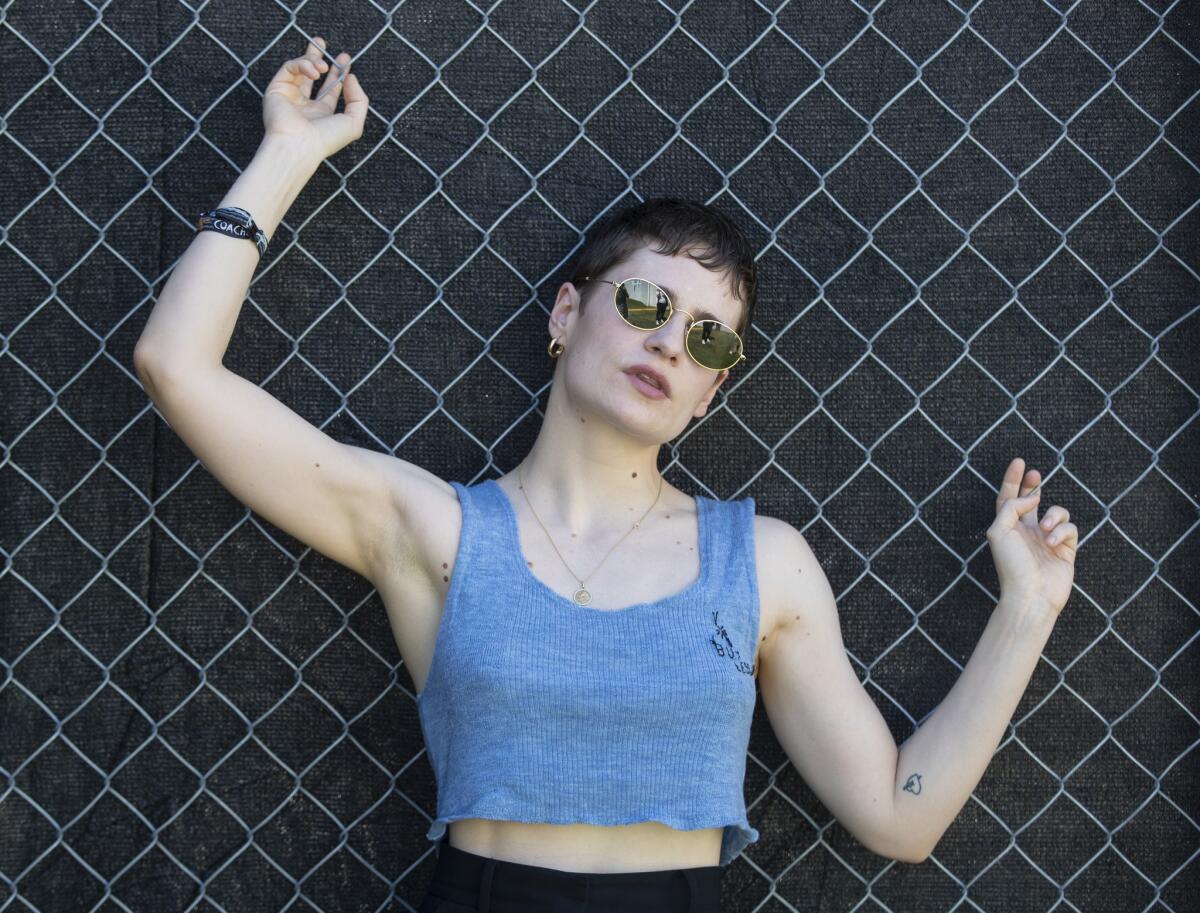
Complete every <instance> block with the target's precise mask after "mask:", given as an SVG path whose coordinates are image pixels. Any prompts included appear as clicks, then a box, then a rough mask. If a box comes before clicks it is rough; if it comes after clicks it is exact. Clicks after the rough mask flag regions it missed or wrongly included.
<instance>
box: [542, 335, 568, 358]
mask: <svg viewBox="0 0 1200 913" xmlns="http://www.w3.org/2000/svg"><path fill="white" fill-rule="evenodd" d="M556 346H557V348H555V347H556ZM566 349H567V347H566V346H565V345H563V344H562V342H561V341H560V340H558V339H555V338H554V337H553V336H551V337H550V344H549V345H548V346H546V352H547V353H549V355H550V357H551V358H558V356H560V355H561V354H562V353H563V352H565V351H566Z"/></svg>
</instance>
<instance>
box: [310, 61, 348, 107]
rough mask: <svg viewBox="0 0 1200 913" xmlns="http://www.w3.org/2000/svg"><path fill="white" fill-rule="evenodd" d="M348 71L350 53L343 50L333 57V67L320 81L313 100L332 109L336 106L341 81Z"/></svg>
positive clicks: (340, 90) (340, 89)
mask: <svg viewBox="0 0 1200 913" xmlns="http://www.w3.org/2000/svg"><path fill="white" fill-rule="evenodd" d="M349 72H350V55H349V54H347V53H346V52H345V51H342V53H340V54H338V55H337V57H336V58H334V65H333V69H331V70H330V71H329V72H328V73H327V74H326V75H325V81H324V82H323V83H321V91H320V92H318V93H317V97H316V98H315V99H314V101H322V102H324V103H325V106H326V107H327V108H329V110H330V111H333V110H334V109H335V108H337V100H338V96H339V95H341V92H342V83H343V82H344V81H345V79H346V75H347V74H348V73H349Z"/></svg>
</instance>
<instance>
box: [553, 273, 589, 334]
mask: <svg viewBox="0 0 1200 913" xmlns="http://www.w3.org/2000/svg"><path fill="white" fill-rule="evenodd" d="M580 297H581V295H580V293H579V289H577V288H576V287H575V286H574V285H573V284H572V283H570V282H564V283H563V284H562V285H560V286H559V287H558V295H557V296H556V297H555V299H554V307H553V308H552V309H551V311H550V323H549V326H548V329H549V331H550V335H551V336H553V337H554V338H556V339H561V340H563V342H564V343H566V341H567V340H566V331H567V327H568V326H569V324H570V316H571V314H572V313H577V312H578V310H579V300H580Z"/></svg>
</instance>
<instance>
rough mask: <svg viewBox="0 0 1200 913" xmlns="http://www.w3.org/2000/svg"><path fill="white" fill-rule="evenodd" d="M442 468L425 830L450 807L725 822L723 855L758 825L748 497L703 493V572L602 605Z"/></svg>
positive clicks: (499, 498) (475, 814)
mask: <svg viewBox="0 0 1200 913" xmlns="http://www.w3.org/2000/svg"><path fill="white" fill-rule="evenodd" d="M450 484H451V485H452V486H453V487H454V490H455V491H456V492H457V494H458V498H459V503H460V504H461V506H462V533H461V536H460V538H459V543H458V551H457V555H456V558H455V564H454V571H453V575H452V577H451V579H450V587H449V591H448V593H447V595H446V600H445V605H444V607H443V611H442V619H441V622H440V624H439V627H438V632H437V639H436V641H435V645H434V651H433V658H432V660H431V663H430V670H429V675H428V677H427V680H426V683H425V688H424V690H423V691H421V692H420V694H418V695H417V710H418V715H419V717H420V722H421V729H422V733H423V735H424V738H425V746H426V750H427V752H428V754H429V760H430V764H431V766H432V767H433V772H434V776H435V778H436V782H437V818H436V819H435V820H434V821H433V824H432V825H431V826H430V828H429V831H428V833H427V834H426V836H427V837H428V838H429V839H430V840H432V841H434V842H437V841H438V840H440V839H442V836H443V835H444V834H445V833H446V824H447V822H450V821H455V820H458V819H460V818H492V819H500V820H506V821H523V822H540V823H549V824H571V823H588V824H600V825H616V824H632V823H635V822H641V821H660V822H663V823H664V824H667V825H669V826H670V827H673V828H677V829H680V830H692V829H696V828H707V827H723V828H724V831H723V835H722V839H721V855H720V865H722V866H726V865H728V864H729V863H730V862H731V861H732V860H733V859H734V858H735V857H736V856H737V855H738V853H740V852H741V851H742V849H743V848H744V847H746V846H747V845H749V844H751V843H754V842H756V841H757V840H758V831H757V830H756V829H755V828H752V827H751V826H750V823H749V821H748V820H747V818H746V805H745V799H744V795H743V789H744V778H745V772H746V752H747V749H748V747H749V741H750V723H751V718H752V716H753V714H754V705H755V699H756V690H755V679H754V675H753V673H754V671H755V670H754V669H753V668H752V666H751V663H752V661H753V658H754V647H755V642H756V640H757V638H758V628H759V598H758V578H757V574H756V570H755V560H754V499H753V498H751V497H746V498H743V499H741V500H737V501H718V500H715V499H712V498H706V497H704V496H697V497H696V499H695V500H696V510H697V512H698V521H697V522H698V524H699V549H700V573H699V576H698V577H697V579H696V580H694V581H693V582H692V583H691V584H690V585H689V586H688V587H686V588H685V589H684V590H682V591H679V592H677V593H675V594H673V595H670V596H667V597H665V598H663V599H660V600H657V601H654V602H641V603H636V604H634V605H630V606H627V607H625V608H623V609H617V610H604V609H594V608H588V607H587V606H580V605H577V604H576V603H575V602H574V601H573V600H571V599H568V598H566V597H564V596H561V595H559V594H558V593H556V592H555V591H554V590H552V589H551V588H550V587H549V586H547V585H546V584H545V583H543V582H542V581H541V580H540V579H539V578H537V577H535V576H534V574H533V572H532V571H531V570H530V569H529V567H528V566H527V565H526V564H525V558H524V555H523V554H522V552H521V546H520V534H519V531H518V526H517V517H516V513H515V511H514V510H513V506H512V502H511V501H510V500H509V498H508V495H507V494H506V493H505V491H504V489H503V488H501V487H500V485H499V484H498V483H497V482H496V481H495V480H494V479H487V480H485V481H483V482H480V483H477V484H474V485H470V486H465V485H461V484H459V483H458V482H451V483H450ZM624 560H626V561H628V560H630V558H629V551H628V550H626V552H625V553H624Z"/></svg>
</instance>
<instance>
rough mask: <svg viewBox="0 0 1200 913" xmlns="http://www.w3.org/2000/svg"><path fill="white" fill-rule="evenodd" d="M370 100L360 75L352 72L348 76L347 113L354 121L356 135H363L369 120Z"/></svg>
mask: <svg viewBox="0 0 1200 913" xmlns="http://www.w3.org/2000/svg"><path fill="white" fill-rule="evenodd" d="M369 101H370V99H369V98H367V93H366V92H364V91H363V88H362V86H360V85H359V84H358V77H357V76H355V75H354V74H353V73H351V74H350V75H349V76H347V77H346V112H345V113H346V115H347V116H348V117H349V118H350V119H351V120H352V121H354V125H355V137H356V138H357V137H360V136H362V132H363V125H364V124H365V123H366V121H367V106H368V102H369Z"/></svg>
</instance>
